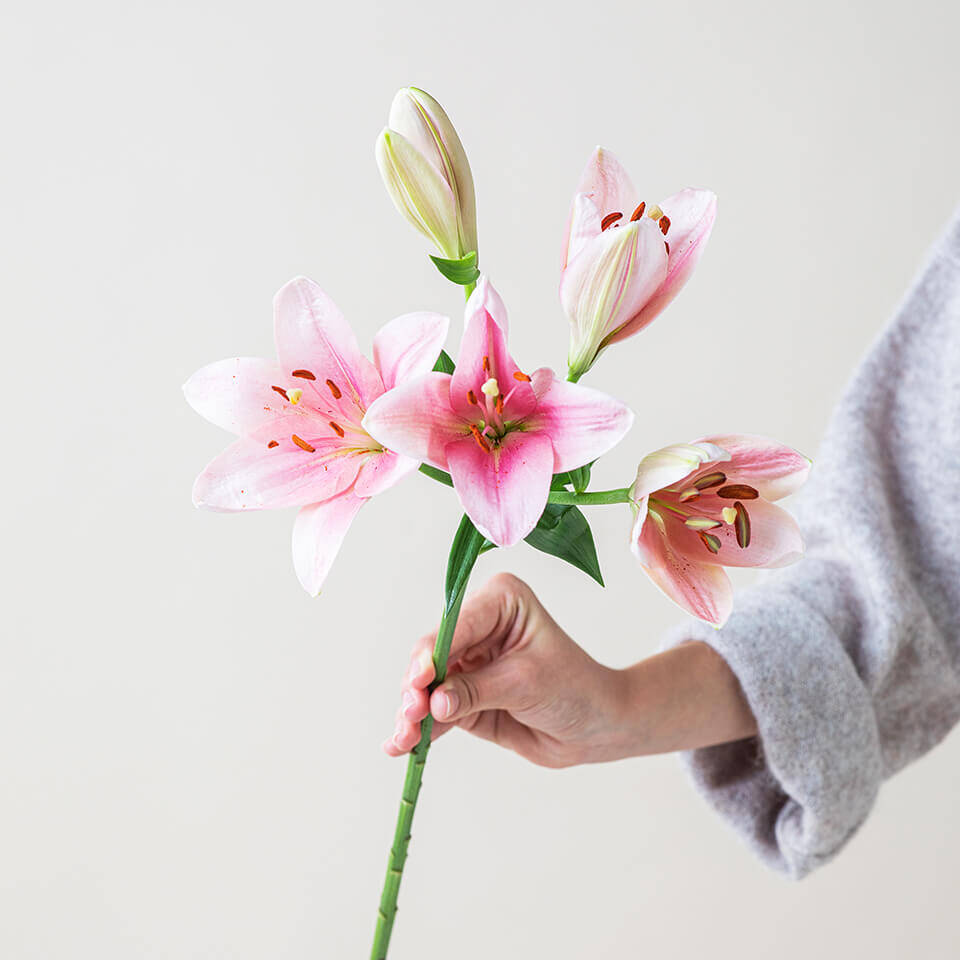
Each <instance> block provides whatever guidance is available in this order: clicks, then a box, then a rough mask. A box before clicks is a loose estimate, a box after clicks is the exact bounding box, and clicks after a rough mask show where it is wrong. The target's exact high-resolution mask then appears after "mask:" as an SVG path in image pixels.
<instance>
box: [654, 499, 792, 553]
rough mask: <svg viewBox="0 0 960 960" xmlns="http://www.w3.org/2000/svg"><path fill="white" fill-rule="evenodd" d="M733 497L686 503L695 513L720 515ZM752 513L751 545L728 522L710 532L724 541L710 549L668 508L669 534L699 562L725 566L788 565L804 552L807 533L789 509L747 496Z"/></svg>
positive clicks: (678, 547) (678, 549)
mask: <svg viewBox="0 0 960 960" xmlns="http://www.w3.org/2000/svg"><path fill="white" fill-rule="evenodd" d="M733 502H734V501H732V500H723V499H721V498H720V497H717V496H710V497H700V498H699V499H697V500H693V501H690V502H688V503H685V504H684V508H685V509H687V510H688V511H689V512H690V513H692V514H701V513H702V514H706V515H707V516H710V517H719V515H720V510H721V509H722V508H723V507H731V506H733ZM741 502H742V503H743V506H744V508H745V509H746V510H747V513H748V515H749V517H750V545H749V546H747V547H740V546H739V544H738V543H737V537H736V533H735V532H734V528H733V526H731V525H730V524H727V523H724V524H723V526H720V527H713V528H712V529H711V530H709V531H708V532H709V533H711V534H713V536H715V537H719V539H720V541H721V546H720V550H719V552H718V553H715V554H714V553H710V552H709V551H708V550H707V548H706V547H705V546H704V544H703V543H702V541H701V540H700V537H699V536H698V534H697V532H696V531H695V530H691V529H690V527H687V526H686V525H685V524H684V522H683V520H682V519H681V518H680V517H677V516H675V515H673V514H670V513H668V512H666V511H664V513H665V516H664V521H665V524H666V529H667V536H668V537H669V539H670V542H671V544H672V545H673V547H674V549H675V550H676V552H677V553H678V554H683V555H684V556H686V557H687V558H688V559H689V560H691V561H695V562H707V560H708V558H709V562H710V563H718V564H721V565H722V566H725V567H785V566H787V565H788V564H791V563H795V562H796V561H797V560H799V559H800V558H801V557H802V556H803V537H802V536H801V534H800V528H799V527H798V526H797V521H796V520H794V519H793V517H792V516H791V515H790V514H789V513H787V511H786V510H784V509H782V508H781V507H778V506H776V504H773V503H768V502H767V501H766V500H743V501H741Z"/></svg>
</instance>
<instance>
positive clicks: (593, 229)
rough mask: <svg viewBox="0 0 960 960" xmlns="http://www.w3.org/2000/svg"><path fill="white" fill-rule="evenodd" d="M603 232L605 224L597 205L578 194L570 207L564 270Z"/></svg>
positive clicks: (583, 195) (585, 196)
mask: <svg viewBox="0 0 960 960" xmlns="http://www.w3.org/2000/svg"><path fill="white" fill-rule="evenodd" d="M602 232H603V222H602V216H601V214H600V211H599V210H598V209H597V207H596V204H595V203H594V202H593V201H592V200H591V199H590V198H589V197H588V196H587V195H586V194H585V193H578V194H577V195H576V196H575V197H574V198H573V204H572V205H571V207H570V219H569V221H568V223H567V238H566V241H565V242H566V246H565V248H564V253H565V257H564V261H563V269H566V266H567V264H568V263H570V261H572V260H574V259H576V257H577V256H578V255H579V254H580V253H582V252H583V249H584V247H585V246H586V245H587V244H588V243H589V242H590V241H591V240H592V239H593V238H594V237H596V236H599V235H600V234H601V233H602Z"/></svg>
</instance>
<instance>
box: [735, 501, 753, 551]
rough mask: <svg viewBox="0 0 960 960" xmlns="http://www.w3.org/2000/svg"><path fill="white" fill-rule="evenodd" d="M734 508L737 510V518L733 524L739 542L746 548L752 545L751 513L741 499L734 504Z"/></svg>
mask: <svg viewBox="0 0 960 960" xmlns="http://www.w3.org/2000/svg"><path fill="white" fill-rule="evenodd" d="M733 509H734V510H736V511H737V519H736V522H735V523H734V525H733V529H734V530H735V531H736V533H737V544H738V545H739V546H740V547H741V548H742V549H746V548H747V547H749V546H750V514H749V513H747V508H746V507H745V506H744V505H743V504H742V503H741V502H740V501H739V500H738V501H737V502H736V503H735V504H734V505H733Z"/></svg>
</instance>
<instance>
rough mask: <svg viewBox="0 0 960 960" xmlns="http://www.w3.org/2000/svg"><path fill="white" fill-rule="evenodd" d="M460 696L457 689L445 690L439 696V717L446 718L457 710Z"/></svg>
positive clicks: (439, 718) (440, 718)
mask: <svg viewBox="0 0 960 960" xmlns="http://www.w3.org/2000/svg"><path fill="white" fill-rule="evenodd" d="M459 703H460V698H459V697H458V696H457V692H456V691H455V690H444V691H443V692H442V693H440V694H439V695H438V696H437V719H438V720H445V719H446V718H447V717H452V716H453V715H454V714H455V713H456V712H457V707H458V706H459Z"/></svg>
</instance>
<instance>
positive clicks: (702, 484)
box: [693, 470, 727, 490]
mask: <svg viewBox="0 0 960 960" xmlns="http://www.w3.org/2000/svg"><path fill="white" fill-rule="evenodd" d="M726 482H727V475H726V474H725V473H721V472H720V471H719V470H718V471H717V472H716V473H705V474H704V475H703V476H702V477H700V478H699V479H698V480H694V481H693V485H694V486H695V487H696V488H697V489H698V490H706V489H708V488H709V487H718V486H720V484H721V483H726Z"/></svg>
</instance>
